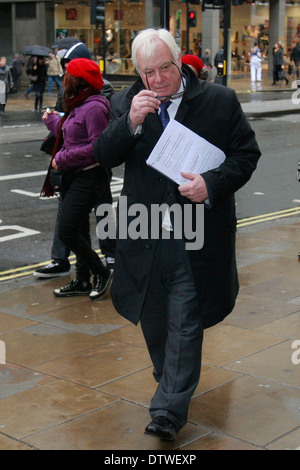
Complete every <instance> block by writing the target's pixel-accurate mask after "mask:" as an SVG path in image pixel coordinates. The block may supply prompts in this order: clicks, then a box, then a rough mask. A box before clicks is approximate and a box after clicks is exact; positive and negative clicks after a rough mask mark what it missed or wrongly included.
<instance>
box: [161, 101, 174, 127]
mask: <svg viewBox="0 0 300 470" xmlns="http://www.w3.org/2000/svg"><path fill="white" fill-rule="evenodd" d="M170 104H171V101H166V102H164V103H161V104H160V106H159V107H160V114H159V117H160V120H161V123H162V126H163V129H165V127H166V126H167V124H168V122H169V121H170V116H169V113H168V111H167V109H168V107H169V106H170Z"/></svg>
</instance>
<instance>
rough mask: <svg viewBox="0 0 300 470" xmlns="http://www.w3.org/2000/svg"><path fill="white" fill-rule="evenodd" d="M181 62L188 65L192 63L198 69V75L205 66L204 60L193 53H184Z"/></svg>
mask: <svg viewBox="0 0 300 470" xmlns="http://www.w3.org/2000/svg"><path fill="white" fill-rule="evenodd" d="M181 62H183V63H184V64H186V65H192V66H193V67H195V69H196V70H197V74H198V76H199V73H200V72H201V70H202V68H203V66H204V64H203V62H202V60H201V59H200V58H199V57H197V56H196V55H193V54H186V55H184V56H183V57H182V58H181Z"/></svg>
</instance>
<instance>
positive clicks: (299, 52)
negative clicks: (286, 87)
mask: <svg viewBox="0 0 300 470" xmlns="http://www.w3.org/2000/svg"><path fill="white" fill-rule="evenodd" d="M291 61H292V62H294V70H293V72H292V73H293V75H296V78H299V76H300V71H299V68H300V42H298V44H296V46H295V47H293V49H292V52H291Z"/></svg>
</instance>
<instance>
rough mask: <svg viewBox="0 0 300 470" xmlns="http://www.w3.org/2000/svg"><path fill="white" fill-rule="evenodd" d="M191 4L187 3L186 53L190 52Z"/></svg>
mask: <svg viewBox="0 0 300 470" xmlns="http://www.w3.org/2000/svg"><path fill="white" fill-rule="evenodd" d="M189 12H190V4H189V2H186V53H187V54H188V53H189V50H190V24H189Z"/></svg>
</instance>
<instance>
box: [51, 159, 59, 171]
mask: <svg viewBox="0 0 300 470" xmlns="http://www.w3.org/2000/svg"><path fill="white" fill-rule="evenodd" d="M51 166H52V168H54V170H58V166H57V164H56V161H55V158H53V160H52V165H51Z"/></svg>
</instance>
